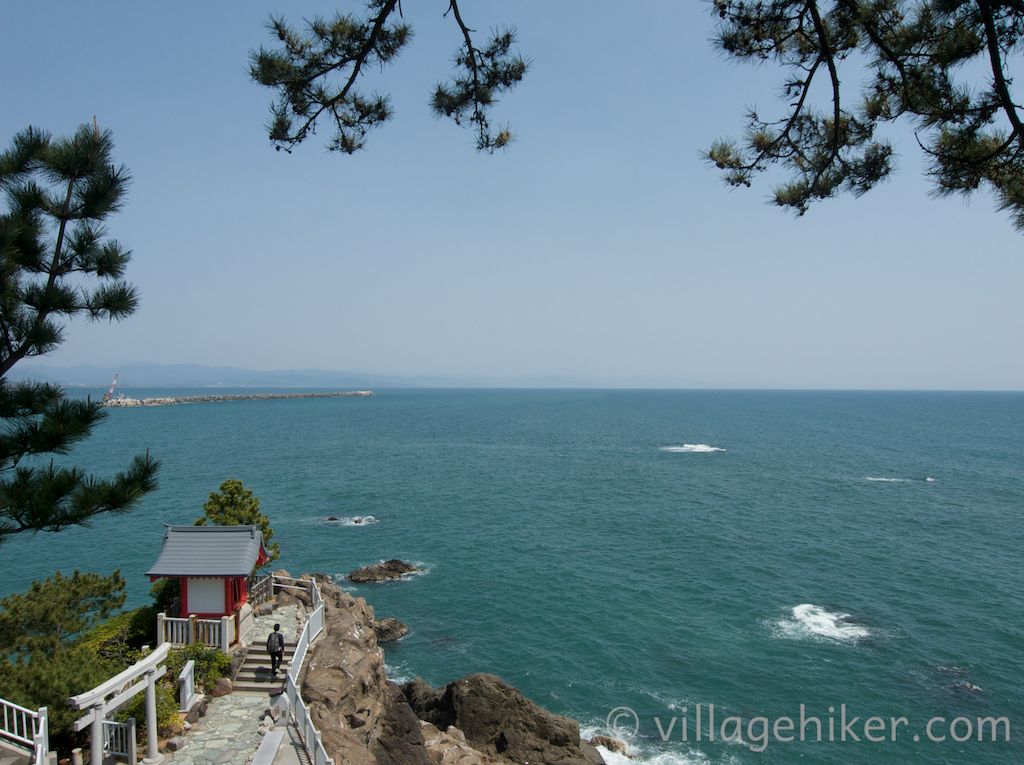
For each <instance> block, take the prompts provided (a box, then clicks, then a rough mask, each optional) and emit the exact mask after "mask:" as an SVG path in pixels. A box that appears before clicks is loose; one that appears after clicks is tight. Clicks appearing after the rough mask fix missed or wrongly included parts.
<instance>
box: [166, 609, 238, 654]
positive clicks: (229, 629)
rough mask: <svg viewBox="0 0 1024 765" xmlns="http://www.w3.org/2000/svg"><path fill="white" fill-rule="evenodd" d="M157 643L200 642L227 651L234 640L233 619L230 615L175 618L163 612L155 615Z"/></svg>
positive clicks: (188, 643) (182, 643) (179, 643)
mask: <svg viewBox="0 0 1024 765" xmlns="http://www.w3.org/2000/svg"><path fill="white" fill-rule="evenodd" d="M156 637H157V643H159V644H163V643H170V644H171V645H175V646H180V645H192V644H193V643H200V644H202V645H205V646H206V647H207V648H219V649H220V650H222V651H223V652H224V653H227V652H228V650H229V649H230V647H231V645H232V643H234V642H235V620H234V618H233V617H230V616H222V617H220V618H219V619H197V618H196V617H194V616H190V617H189V618H187V619H177V618H174V617H171V616H165V615H164V614H157V615H156Z"/></svg>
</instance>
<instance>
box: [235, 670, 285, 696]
mask: <svg viewBox="0 0 1024 765" xmlns="http://www.w3.org/2000/svg"><path fill="white" fill-rule="evenodd" d="M232 692H235V693H260V694H267V695H269V696H276V695H277V694H279V693H284V675H280V679H279V680H278V681H277V682H276V683H253V682H244V683H235V684H234V686H233V688H232Z"/></svg>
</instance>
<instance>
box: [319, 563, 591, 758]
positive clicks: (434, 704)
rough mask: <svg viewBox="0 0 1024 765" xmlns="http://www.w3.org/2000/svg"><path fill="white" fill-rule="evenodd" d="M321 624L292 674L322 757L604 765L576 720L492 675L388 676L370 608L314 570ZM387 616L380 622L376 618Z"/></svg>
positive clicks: (375, 622)
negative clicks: (407, 679)
mask: <svg viewBox="0 0 1024 765" xmlns="http://www.w3.org/2000/svg"><path fill="white" fill-rule="evenodd" d="M314 578H315V579H316V580H317V582H318V583H319V585H320V591H321V594H322V595H323V602H324V631H323V633H322V634H321V635H320V637H319V638H317V640H316V642H315V643H314V644H313V645H312V646H311V647H310V653H309V658H308V660H307V663H306V666H305V668H304V670H303V674H302V677H301V678H300V686H301V691H302V696H303V698H304V699H305V700H306V704H307V706H308V708H309V716H310V719H311V720H312V721H313V723H314V725H316V727H317V729H318V730H319V731H320V734H321V738H322V741H323V744H324V748H325V749H326V750H327V754H328V756H329V757H332V758H333V759H334V761H335V762H337V763H345V765H511V764H512V763H514V764H515V765H522V763H524V762H532V763H550V764H551V765H603V763H602V760H601V758H600V755H599V754H598V752H597V750H596V749H594V748H593V747H591V746H590V745H589V744H586V743H585V742H583V743H582V745H581V742H580V738H579V724H578V723H576V721H574V720H570V719H569V718H566V717H560V716H559V715H555V714H552V713H550V712H547V711H545V710H543V709H541V708H540V707H538V706H537V705H536V704H534V703H533V702H532V701H529V700H528V699H526V698H524V697H523V695H522V694H521V693H519V691H517V690H516V689H515V688H513V687H511V686H510V685H508V684H506V683H504V682H503V681H501V680H500V679H498V678H497V677H494V676H493V675H472V676H470V677H468V678H464V679H463V680H459V681H456V682H454V683H450V684H449V685H447V686H445V687H444V688H441V689H434V688H431V687H430V686H429V685H428V684H427V683H425V682H424V681H422V680H418V679H417V680H415V681H413V682H412V683H408V684H406V685H405V686H403V687H401V688H400V687H399V686H398V685H396V684H394V683H391V682H389V681H388V678H387V673H386V670H385V667H384V654H383V652H382V651H381V649H380V646H379V645H378V642H377V633H376V630H375V627H376V626H377V624H378V622H377V620H376V618H375V616H374V612H373V609H372V608H371V607H370V606H369V605H367V603H366V601H365V600H363V599H362V598H357V597H354V596H353V595H352V594H350V593H348V592H345V591H344V590H343V589H341V587H339V586H338V585H336V584H335V583H334V582H333V581H332V580H331V579H330V577H327V576H324V575H321V574H317V575H314ZM383 621H386V620H382V622H383Z"/></svg>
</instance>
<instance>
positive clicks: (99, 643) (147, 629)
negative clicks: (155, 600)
mask: <svg viewBox="0 0 1024 765" xmlns="http://www.w3.org/2000/svg"><path fill="white" fill-rule="evenodd" d="M156 614H157V611H156V608H154V607H153V606H142V607H141V608H136V609H135V610H133V611H125V612H123V613H120V614H118V615H117V616H113V617H111V618H110V619H107V620H106V621H105V622H102V623H101V624H97V625H96V626H95V627H93V628H92V629H91V630H89V631H87V632H85V633H83V634H82V635H81V636H79V638H78V639H77V640H76V641H75V644H76V645H77V646H78V647H80V648H85V649H88V650H90V651H93V652H94V653H95V654H97V655H98V656H101V657H102V658H104V659H112V660H114V661H116V662H118V663H120V664H123V665H124V666H125V667H127V666H129V665H131V664H133V663H134V662H136V661H138V659H139V658H140V653H139V649H140V648H142V647H143V646H145V645H152V644H154V643H155V642H156Z"/></svg>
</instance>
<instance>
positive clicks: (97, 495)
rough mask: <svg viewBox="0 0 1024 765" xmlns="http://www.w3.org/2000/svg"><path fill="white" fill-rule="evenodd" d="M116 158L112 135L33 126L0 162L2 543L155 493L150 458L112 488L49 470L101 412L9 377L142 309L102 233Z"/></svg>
mask: <svg viewBox="0 0 1024 765" xmlns="http://www.w3.org/2000/svg"><path fill="white" fill-rule="evenodd" d="M112 151H113V140H112V138H111V134H110V132H109V131H102V132H101V131H99V130H97V129H96V128H95V127H90V126H85V125H83V126H82V127H80V128H79V129H78V131H77V132H76V133H75V134H74V135H73V136H71V137H70V138H63V139H56V140H55V139H53V138H51V136H50V135H49V134H48V133H46V132H45V131H42V130H39V129H37V128H32V127H30V128H28V129H27V130H24V131H22V132H21V133H19V134H17V135H16V136H15V137H14V139H13V141H12V143H11V146H10V148H9V149H8V150H7V151H6V152H4V153H2V154H0V193H2V194H3V198H4V202H3V205H4V206H3V207H2V208H0V419H2V427H0V544H2V543H3V542H4V541H5V540H6V539H7V538H8V537H10V536H11V535H13V534H18V533H21V532H25V531H40V530H44V531H59V530H60V529H62V528H65V527H66V526H70V525H75V524H84V523H86V522H87V521H88V520H89V519H90V518H93V517H94V516H96V515H97V514H99V513H106V512H114V513H119V512H126V511H128V510H130V509H131V508H132V507H133V506H134V505H135V504H136V503H137V502H138V500H139V499H140V498H141V497H142V495H143V494H145V493H146V492H148V491H150V490H151V489H153V488H155V486H156V473H157V467H158V466H157V463H156V462H155V461H154V460H152V459H151V458H150V457H149V455H148V454H147V455H145V456H139V457H136V458H135V459H134V460H133V461H132V463H131V464H130V465H129V467H128V468H127V469H126V470H124V471H123V472H120V473H118V474H117V475H116V476H115V477H114V478H112V479H99V478H95V477H93V476H90V475H87V474H86V473H85V472H84V471H83V470H81V469H80V468H77V467H55V466H54V464H53V462H52V460H51V461H50V462H49V463H48V464H47V463H46V461H45V455H54V454H56V455H63V454H67V453H68V452H69V451H70V450H71V448H72V447H73V446H74V445H75V444H77V443H79V442H80V441H82V440H83V439H85V438H86V437H87V436H88V435H89V433H90V432H91V430H92V428H93V427H94V426H95V425H96V423H98V422H99V421H100V420H101V419H102V418H103V416H104V413H103V411H102V407H101V405H100V404H99V403H95V402H91V401H80V400H68V399H66V398H65V397H64V394H63V391H62V390H61V389H60V388H59V387H56V386H53V385H46V384H41V383H31V382H23V383H11V382H9V381H8V379H7V374H8V372H9V371H10V370H11V368H12V367H13V366H14V365H15V364H17V363H18V362H19V361H21V360H23V359H26V358H31V357H34V356H40V355H43V354H45V353H48V352H50V351H52V350H53V349H55V348H56V347H57V346H58V345H60V343H61V341H62V340H63V332H64V322H66V321H67V320H70V319H73V318H75V317H78V316H84V317H87V318H89V319H93V320H99V319H107V320H115V319H121V318H124V317H125V316H128V315H129V314H131V313H132V312H133V311H134V310H135V307H136V305H137V304H138V295H137V292H136V290H135V288H134V287H133V286H131V285H130V284H128V283H127V282H126V281H125V280H124V278H123V276H124V271H125V267H126V265H127V264H128V261H129V259H130V256H131V253H130V252H129V251H128V250H127V249H126V248H125V247H124V246H123V245H122V244H120V243H119V242H117V241H116V240H113V239H110V238H107V236H106V233H105V231H104V229H103V226H102V223H103V221H104V220H105V219H106V218H107V217H108V216H109V215H111V214H112V213H114V212H117V211H118V210H119V209H120V208H121V205H122V203H123V200H124V195H125V191H126V189H127V186H128V183H129V180H130V176H129V174H128V171H127V169H126V168H125V167H123V166H115V165H114V164H113V163H112V162H111V154H112Z"/></svg>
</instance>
